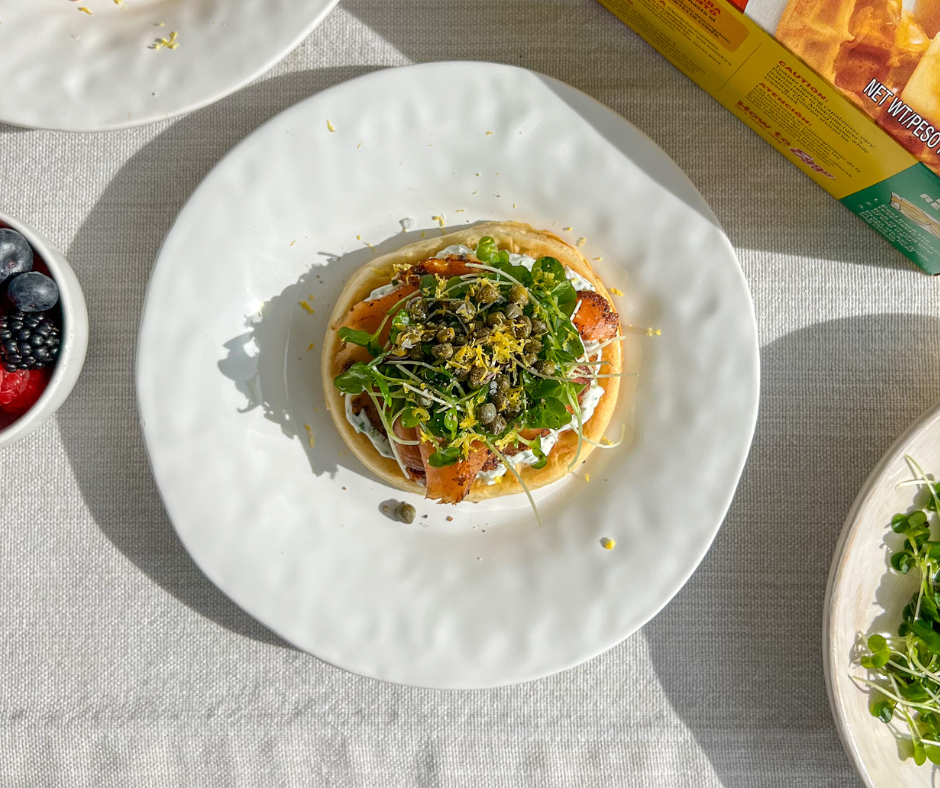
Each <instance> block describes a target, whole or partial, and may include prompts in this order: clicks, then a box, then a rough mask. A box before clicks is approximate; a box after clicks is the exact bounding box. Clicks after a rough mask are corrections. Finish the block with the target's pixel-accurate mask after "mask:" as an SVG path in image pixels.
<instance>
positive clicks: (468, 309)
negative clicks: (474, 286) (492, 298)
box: [454, 301, 477, 320]
mask: <svg viewBox="0 0 940 788" xmlns="http://www.w3.org/2000/svg"><path fill="white" fill-rule="evenodd" d="M454 312H456V313H457V314H458V315H460V317H462V318H463V319H464V320H471V319H472V318H473V316H474V315H475V314H476V313H477V310H476V307H475V306H474V305H473V304H471V303H470V302H469V301H461V302H460V303H459V304H457V308H456V309H455V310H454Z"/></svg>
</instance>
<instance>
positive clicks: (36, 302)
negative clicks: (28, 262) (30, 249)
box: [7, 271, 59, 312]
mask: <svg viewBox="0 0 940 788" xmlns="http://www.w3.org/2000/svg"><path fill="white" fill-rule="evenodd" d="M7 298H8V299H9V301H10V303H11V304H12V305H13V308H14V309H17V310H19V311H20V312H45V311H46V310H47V309H52V307H54V306H55V305H56V302H57V301H58V300H59V288H58V287H56V284H55V282H53V281H52V280H51V279H50V278H49V277H48V276H46V275H45V274H41V273H39V272H38V271H30V272H29V273H26V274H20V275H19V276H15V277H13V279H11V280H10V283H9V284H8V285H7Z"/></svg>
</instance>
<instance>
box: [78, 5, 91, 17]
mask: <svg viewBox="0 0 940 788" xmlns="http://www.w3.org/2000/svg"><path fill="white" fill-rule="evenodd" d="M78 10H79V11H81V12H82V13H84V14H88V16H94V14H93V13H92V12H91V11H90V10H88V9H87V8H85V6H83V5H80V6H79V7H78Z"/></svg>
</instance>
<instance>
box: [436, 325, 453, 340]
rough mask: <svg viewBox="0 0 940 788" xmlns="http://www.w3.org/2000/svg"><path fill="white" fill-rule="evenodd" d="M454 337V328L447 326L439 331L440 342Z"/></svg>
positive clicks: (438, 338)
mask: <svg viewBox="0 0 940 788" xmlns="http://www.w3.org/2000/svg"><path fill="white" fill-rule="evenodd" d="M453 338H454V329H452V328H450V327H447V328H442V329H441V330H440V331H438V332H437V337H436V339H437V341H438V342H450V341H451V340H452V339H453Z"/></svg>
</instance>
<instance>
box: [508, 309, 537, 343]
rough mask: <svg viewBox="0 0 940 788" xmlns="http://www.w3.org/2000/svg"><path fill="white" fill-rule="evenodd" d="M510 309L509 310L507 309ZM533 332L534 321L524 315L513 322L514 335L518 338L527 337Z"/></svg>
mask: <svg viewBox="0 0 940 788" xmlns="http://www.w3.org/2000/svg"><path fill="white" fill-rule="evenodd" d="M507 311H508V310H507ZM531 333H532V321H531V320H530V319H529V318H528V317H526V316H525V315H523V316H522V317H520V318H519V319H518V320H517V321H515V322H514V323H513V324H512V335H513V336H514V337H515V338H516V339H525V338H526V337H527V336H529V334H531Z"/></svg>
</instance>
